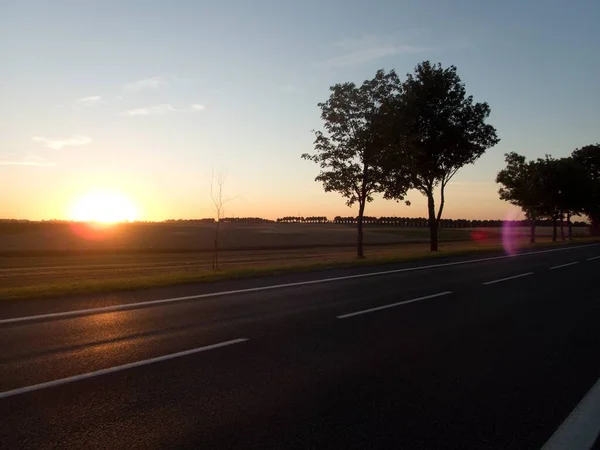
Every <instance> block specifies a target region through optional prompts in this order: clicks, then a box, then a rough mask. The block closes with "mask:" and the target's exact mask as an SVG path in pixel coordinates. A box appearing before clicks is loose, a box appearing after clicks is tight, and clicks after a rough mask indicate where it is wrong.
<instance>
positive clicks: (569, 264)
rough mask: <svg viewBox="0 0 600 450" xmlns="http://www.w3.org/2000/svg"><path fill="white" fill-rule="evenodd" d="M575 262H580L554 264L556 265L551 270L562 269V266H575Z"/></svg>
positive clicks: (577, 262) (576, 262)
mask: <svg viewBox="0 0 600 450" xmlns="http://www.w3.org/2000/svg"><path fill="white" fill-rule="evenodd" d="M575 264H579V261H575V262H570V263H567V264H561V265H560V266H554V267H550V270H554V269H560V268H562V267H569V266H574V265H575Z"/></svg>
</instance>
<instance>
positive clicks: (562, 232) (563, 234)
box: [560, 211, 565, 242]
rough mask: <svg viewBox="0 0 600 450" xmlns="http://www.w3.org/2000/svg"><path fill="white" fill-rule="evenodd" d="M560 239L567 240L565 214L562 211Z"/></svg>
mask: <svg viewBox="0 0 600 450" xmlns="http://www.w3.org/2000/svg"><path fill="white" fill-rule="evenodd" d="M560 240H561V241H563V242H564V241H565V215H564V214H563V213H562V211H561V213H560Z"/></svg>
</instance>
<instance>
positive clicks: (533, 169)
mask: <svg viewBox="0 0 600 450" xmlns="http://www.w3.org/2000/svg"><path fill="white" fill-rule="evenodd" d="M496 182H497V183H499V184H500V185H501V188H500V191H499V194H500V198H501V199H503V200H506V201H508V202H510V203H512V204H514V205H516V206H519V207H520V208H521V209H522V210H523V211H524V212H525V214H526V216H527V218H528V219H529V220H530V226H531V242H535V227H536V224H537V223H538V222H539V220H540V219H546V220H549V221H550V222H551V223H552V226H553V240H554V241H556V239H557V228H559V227H560V232H561V237H562V239H563V240H564V228H565V227H564V223H565V221H566V223H567V229H568V233H569V238H572V232H571V229H572V223H571V217H573V216H587V218H588V219H589V221H590V222H591V233H592V235H594V236H598V235H600V145H599V144H595V145H587V146H585V147H582V148H579V149H576V150H574V151H573V152H572V153H571V155H570V156H568V157H565V158H558V159H556V158H553V157H551V156H549V155H547V156H546V157H545V158H538V159H536V160H531V161H527V160H526V158H525V157H524V156H522V155H519V154H517V153H514V152H513V153H508V154H507V155H506V168H504V169H503V170H501V171H500V172H499V173H498V175H497V177H496Z"/></svg>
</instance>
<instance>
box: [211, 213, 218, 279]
mask: <svg viewBox="0 0 600 450" xmlns="http://www.w3.org/2000/svg"><path fill="white" fill-rule="evenodd" d="M212 268H213V270H219V221H217V227H216V229H215V247H214V250H213V262H212Z"/></svg>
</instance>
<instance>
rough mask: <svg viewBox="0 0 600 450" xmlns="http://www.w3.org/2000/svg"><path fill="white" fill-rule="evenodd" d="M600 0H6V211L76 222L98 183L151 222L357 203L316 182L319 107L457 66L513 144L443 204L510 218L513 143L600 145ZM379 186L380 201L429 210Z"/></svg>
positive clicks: (557, 151)
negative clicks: (502, 180)
mask: <svg viewBox="0 0 600 450" xmlns="http://www.w3.org/2000/svg"><path fill="white" fill-rule="evenodd" d="M599 21H600V2H598V1H597V0H585V1H584V0H573V1H570V2H567V1H555V0H548V1H513V0H509V1H502V2H500V1H498V2H487V1H485V2H484V1H476V0H468V1H467V0H462V1H461V0H457V1H452V2H450V1H442V0H438V1H427V0H420V1H416V0H415V1H387V0H386V1H369V2H367V1H338V0H322V1H314V0H305V1H299V0H297V1H285V0H281V1H271V0H268V1H267V0H264V1H260V0H256V1H250V0H247V1H241V0H240V1H227V0H223V1H219V2H217V1H200V0H198V1H181V0H180V1H177V0H174V1H157V0H153V1H149V0H144V1H126V0H121V1H87V0H77V1H76V0H72V1H61V0H54V1H29V0H19V1H7V0H0V30H2V31H1V32H0V33H1V34H2V39H1V40H0V57H1V58H2V60H3V61H4V62H3V64H2V70H0V92H1V94H2V96H1V98H2V103H1V104H0V123H1V124H2V127H1V128H0V176H1V177H2V183H3V185H2V186H3V189H2V190H3V195H2V197H0V217H26V218H33V219H38V218H52V217H58V218H66V217H68V215H69V212H68V211H69V207H70V205H71V204H72V203H73V202H74V201H76V199H77V197H78V196H81V195H84V194H85V192H88V191H90V190H103V189H110V190H114V191H118V192H120V193H122V194H123V195H126V196H128V197H130V198H131V199H132V200H133V201H134V202H135V203H136V204H137V205H138V206H139V210H140V217H141V218H142V219H164V218H168V217H206V216H210V215H212V211H211V208H210V199H209V188H208V187H209V184H210V175H211V171H212V169H213V168H214V169H215V170H217V171H219V170H221V171H223V170H226V171H227V173H228V178H227V181H226V185H225V190H226V193H227V195H231V196H240V197H241V199H240V200H236V201H233V202H231V203H230V204H229V205H228V206H227V209H226V214H227V215H236V216H266V217H277V216H282V215H296V214H301V215H313V214H315V215H328V216H330V217H332V216H334V215H337V214H343V215H346V214H347V215H350V214H354V211H352V210H350V209H349V208H347V207H346V206H345V205H344V200H343V199H342V198H341V197H339V196H338V195H337V194H334V193H332V194H324V193H323V191H322V188H321V186H320V185H319V184H317V183H315V182H314V177H315V176H316V174H317V173H318V168H317V167H316V165H314V164H313V163H311V162H309V161H304V160H301V159H300V155H301V154H302V153H304V152H311V151H312V142H313V135H312V134H311V130H312V129H316V128H319V127H320V126H321V122H320V118H319V110H318V108H317V106H316V104H317V103H318V102H319V101H324V100H326V99H327V96H328V88H329V86H330V85H332V84H335V83H337V82H344V81H355V82H361V81H363V80H364V79H366V78H370V77H372V76H373V74H374V73H375V71H376V70H377V69H379V68H386V69H391V68H395V69H396V70H397V71H398V73H399V74H405V73H406V72H409V71H411V70H412V68H413V67H414V66H415V65H416V64H417V63H419V62H420V61H422V60H425V59H429V60H432V61H435V62H437V61H439V62H441V63H442V64H443V65H445V66H447V65H450V64H454V65H456V66H457V67H458V71H459V74H460V75H461V77H462V79H463V81H464V82H465V83H466V85H467V90H468V91H469V93H471V94H473V95H474V96H475V98H476V100H481V101H487V102H488V103H489V104H490V106H491V109H492V115H491V117H490V123H492V124H493V125H495V126H496V128H497V130H498V134H499V136H500V138H501V139H502V141H501V143H500V144H499V145H497V146H496V147H494V148H493V149H490V150H489V151H488V153H487V154H486V155H484V156H483V157H482V158H481V159H480V160H479V161H478V162H477V163H476V164H475V165H474V166H469V167H466V168H464V169H463V170H462V171H461V172H459V174H458V175H457V176H456V177H455V182H454V183H453V184H452V185H451V186H450V187H449V192H448V202H447V210H446V211H447V216H448V217H459V216H460V217H465V216H466V217H472V218H497V217H502V216H503V215H505V214H506V211H507V210H508V206H507V205H506V204H504V203H503V202H500V201H499V200H498V199H497V193H496V191H497V186H496V185H495V184H494V182H493V180H494V177H495V174H496V172H497V171H498V170H500V169H501V168H502V165H503V155H504V153H506V152H509V151H517V152H520V153H523V154H525V155H527V156H528V157H532V158H533V157H538V156H543V155H544V154H546V153H551V154H553V155H555V156H561V155H566V154H568V153H569V152H570V151H571V150H572V149H574V148H576V147H580V146H582V145H586V144H590V143H596V142H598V141H600V131H599V128H598V124H599V123H600V103H599V102H598V99H599V98H600V85H599V83H598V73H600V60H599V58H598V50H597V47H598V42H600V27H598V25H597V24H598V23H599ZM410 199H411V201H412V202H413V205H412V206H410V207H406V206H404V205H398V204H396V203H392V202H386V201H383V200H380V199H377V200H376V201H375V202H374V203H373V204H371V205H369V206H368V209H367V214H369V215H406V216H423V215H425V208H424V205H425V202H424V199H422V198H421V195H420V194H418V193H416V192H415V193H411V194H410Z"/></svg>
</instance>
